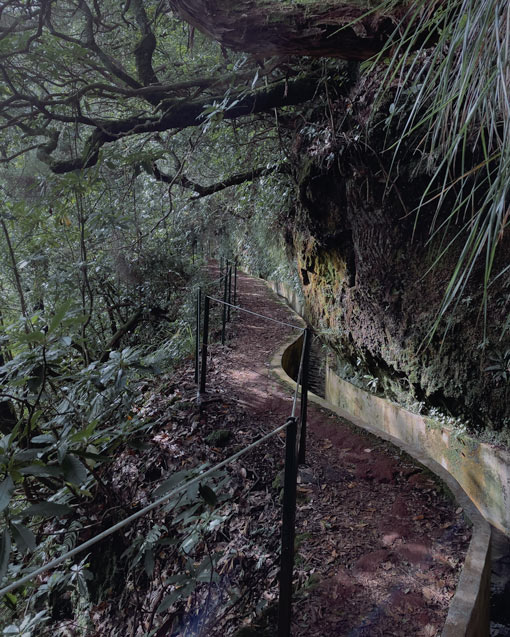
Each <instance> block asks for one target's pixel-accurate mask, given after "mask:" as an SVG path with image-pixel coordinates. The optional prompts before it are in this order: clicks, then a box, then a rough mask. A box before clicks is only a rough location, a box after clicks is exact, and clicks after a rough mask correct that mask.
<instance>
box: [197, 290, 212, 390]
mask: <svg viewBox="0 0 510 637" xmlns="http://www.w3.org/2000/svg"><path fill="white" fill-rule="evenodd" d="M208 340H209V297H208V296H206V297H205V301H204V330H203V334H202V365H201V367H200V386H199V388H198V395H199V396H200V394H203V393H205V377H206V374H207V342H208Z"/></svg>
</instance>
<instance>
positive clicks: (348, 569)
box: [208, 272, 470, 637]
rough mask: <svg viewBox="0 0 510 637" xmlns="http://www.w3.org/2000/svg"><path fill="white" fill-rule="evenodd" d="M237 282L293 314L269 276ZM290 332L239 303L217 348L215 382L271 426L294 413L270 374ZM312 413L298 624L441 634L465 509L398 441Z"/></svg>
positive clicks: (460, 553)
mask: <svg viewBox="0 0 510 637" xmlns="http://www.w3.org/2000/svg"><path fill="white" fill-rule="evenodd" d="M213 276H217V272H214V274H213ZM239 287H240V305H241V306H242V307H243V308H246V309H249V310H252V311H256V312H259V313H261V314H263V315H265V316H269V317H272V318H275V319H278V320H280V321H285V322H290V323H295V322H296V321H295V318H294V317H293V314H292V312H291V311H290V310H289V309H288V308H287V306H285V305H284V304H283V303H281V302H280V301H279V300H278V298H277V297H276V296H275V295H274V294H273V293H272V292H270V291H269V290H268V288H267V286H266V285H265V284H264V283H263V282H262V281H260V280H256V279H253V278H250V277H248V276H245V275H243V274H240V276H239ZM290 332H291V330H290V329H289V328H286V327H284V326H281V325H278V324H276V323H272V322H268V321H264V320H262V319H259V318H256V317H254V316H251V315H249V314H245V313H242V312H241V313H239V315H238V316H236V317H235V319H234V321H233V322H232V323H231V324H230V325H229V335H228V336H229V338H228V346H227V347H226V348H223V349H222V348H220V347H214V348H213V353H212V358H211V361H212V367H211V374H210V376H209V378H208V387H209V391H210V392H211V393H213V394H216V395H218V394H219V395H223V396H228V398H229V400H231V401H232V400H233V401H236V402H237V403H239V404H241V405H243V406H244V407H246V408H247V413H248V414H249V420H250V423H251V426H252V427H255V428H256V427H261V430H262V431H264V432H266V431H270V430H271V429H274V428H275V427H277V426H278V425H279V424H283V423H284V422H285V420H286V418H287V417H288V416H289V415H290V409H291V403H290V396H289V393H288V392H287V391H286V390H285V389H283V388H282V387H281V386H279V385H278V384H277V383H276V382H275V380H274V379H273V378H272V377H271V376H270V375H269V372H268V361H269V360H270V357H271V355H272V353H273V352H274V351H275V350H276V349H277V348H278V347H279V346H280V345H281V344H282V342H285V339H288V338H289V335H290ZM308 422H309V439H308V448H307V466H306V468H305V469H304V470H301V471H300V476H302V477H301V480H300V482H301V484H300V485H299V493H298V496H299V502H298V511H297V531H296V532H297V542H296V543H297V546H298V549H297V556H296V585H297V586H298V588H299V592H298V593H297V597H296V598H297V599H298V600H299V601H298V603H296V604H294V615H293V617H294V624H293V631H292V634H293V635H294V637H305V636H306V637H315V636H317V637H319V636H321V637H323V636H324V635H349V636H351V635H352V636H355V635H356V636H359V637H361V636H364V635H366V636H370V637H375V636H378V635H384V636H386V635H387V636H393V637H395V636H400V635H402V636H406V637H409V636H410V635H417V636H423V637H431V636H433V635H436V634H439V633H440V631H441V627H442V626H443V624H444V620H445V617H446V614H447V611H448V606H449V602H450V600H451V598H452V597H453V594H454V592H455V587H456V582H457V577H458V571H459V569H460V567H461V565H462V563H463V558H464V554H465V551H466V549H467V546H468V543H469V539H470V531H469V529H468V528H467V527H466V525H465V523H464V520H463V516H462V512H461V511H460V510H459V509H457V508H456V505H455V503H453V502H451V501H449V500H448V499H447V498H446V497H445V496H444V495H443V494H442V493H441V487H440V485H438V483H436V481H435V480H434V479H433V478H432V477H431V476H430V474H427V473H423V472H422V471H421V470H420V469H419V468H418V467H416V465H415V464H414V463H413V462H411V460H410V459H409V458H408V457H407V456H405V455H404V454H402V453H401V452H400V450H398V449H396V448H395V447H393V446H392V445H389V444H387V443H384V442H382V441H380V440H379V439H376V438H375V437H373V436H369V435H367V434H366V433H364V432H362V431H360V430H357V429H356V428H354V427H353V425H351V424H350V423H348V422H346V421H344V420H342V419H340V418H338V417H337V416H336V415H334V414H332V413H330V412H326V411H323V410H321V409H319V408H318V407H316V406H314V405H313V404H312V405H310V408H309V416H308ZM262 431H261V432H260V433H262ZM246 621H248V623H249V618H245V622H246ZM212 634H216V633H212ZM223 634H225V633H224V632H223Z"/></svg>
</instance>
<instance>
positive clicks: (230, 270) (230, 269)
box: [227, 263, 232, 323]
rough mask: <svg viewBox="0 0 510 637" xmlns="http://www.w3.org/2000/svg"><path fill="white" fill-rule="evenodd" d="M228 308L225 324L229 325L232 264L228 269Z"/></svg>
mask: <svg viewBox="0 0 510 637" xmlns="http://www.w3.org/2000/svg"><path fill="white" fill-rule="evenodd" d="M228 303H229V305H228V307H227V322H228V323H230V303H232V263H231V264H230V267H229V268H228Z"/></svg>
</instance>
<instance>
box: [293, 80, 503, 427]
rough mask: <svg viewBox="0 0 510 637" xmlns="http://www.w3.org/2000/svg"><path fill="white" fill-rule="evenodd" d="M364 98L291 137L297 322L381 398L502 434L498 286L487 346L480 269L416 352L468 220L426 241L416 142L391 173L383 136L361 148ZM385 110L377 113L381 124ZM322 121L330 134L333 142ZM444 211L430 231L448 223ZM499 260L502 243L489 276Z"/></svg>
mask: <svg viewBox="0 0 510 637" xmlns="http://www.w3.org/2000/svg"><path fill="white" fill-rule="evenodd" d="M369 88H370V87H368V88H367V86H366V85H365V86H361V85H360V84H359V85H358V89H357V92H356V91H355V92H354V93H353V94H351V95H350V96H349V98H348V99H347V98H345V99H343V98H339V101H338V102H337V103H336V104H334V105H332V106H331V108H332V109H333V110H332V111H330V112H329V113H328V117H327V118H324V121H320V118H318V121H317V122H316V123H315V124H314V131H313V134H310V127H309V126H308V129H307V130H306V131H305V132H303V131H301V132H300V133H298V135H297V139H296V143H295V149H296V157H295V160H294V164H295V175H296V181H297V184H298V203H297V205H296V210H295V217H294V219H293V227H292V233H287V234H289V235H291V236H292V250H293V254H294V258H296V259H297V262H298V266H299V271H300V274H301V281H302V286H303V291H304V294H305V299H306V308H307V313H308V317H307V318H308V319H309V320H310V322H311V323H312V324H313V325H314V326H315V327H316V328H317V329H319V330H322V331H324V333H325V336H326V337H327V338H328V340H329V341H330V342H331V344H332V345H333V346H334V347H335V348H336V350H337V351H338V352H339V354H340V356H341V358H342V359H344V360H347V361H350V362H351V363H355V362H358V361H361V364H362V366H363V369H364V371H365V373H367V374H370V375H372V376H374V377H378V378H379V387H383V388H384V389H385V390H386V391H387V393H388V394H389V395H390V396H391V397H393V398H395V397H398V395H399V392H400V393H408V394H410V395H411V396H413V397H414V399H415V400H418V401H424V402H425V403H427V404H429V405H430V406H438V407H442V408H445V409H447V410H448V411H450V412H451V413H452V414H454V415H459V416H462V417H467V418H469V419H470V420H471V421H472V422H473V423H475V424H477V425H483V426H488V427H491V428H494V429H500V428H502V427H504V426H507V424H508V423H509V422H510V420H509V418H510V404H507V401H506V400H505V398H506V394H507V382H506V381H505V378H504V377H503V374H502V373H498V371H497V370H487V367H489V366H491V357H492V358H494V357H496V358H497V357H498V356H500V357H501V356H502V357H503V358H502V360H503V359H504V352H505V351H506V350H507V348H508V347H509V344H508V338H506V341H507V342H506V343H505V342H504V341H501V340H500V337H501V334H502V326H503V325H504V323H505V321H506V319H507V317H508V312H509V308H510V285H508V283H509V282H508V277H500V278H499V279H498V280H496V281H495V283H494V284H493V285H492V287H491V288H490V298H489V304H488V313H487V317H488V325H487V332H486V334H485V336H484V325H483V323H484V321H483V316H482V313H481V307H482V301H483V285H482V281H483V269H484V263H483V262H481V263H480V264H479V265H478V269H477V270H476V269H475V271H474V272H473V274H472V277H471V280H470V283H469V285H468V287H467V289H466V292H465V294H464V297H463V299H462V301H461V302H460V304H459V305H458V306H457V308H456V309H455V310H452V311H451V312H450V315H449V319H450V324H449V326H448V330H447V331H445V330H446V327H447V326H446V325H445V324H443V325H441V326H440V327H439V329H438V330H437V332H436V334H435V336H434V337H433V339H432V342H431V343H430V345H429V346H428V347H424V340H425V339H426V337H427V334H428V332H429V329H430V328H431V326H432V324H433V322H434V319H435V318H436V316H437V312H438V309H439V307H440V304H441V300H442V298H443V294H444V292H445V289H446V286H447V284H448V282H449V280H450V276H451V274H452V272H453V271H454V268H455V265H456V263H457V259H458V256H459V253H460V250H461V248H462V247H463V241H464V238H463V237H461V238H460V239H459V240H457V241H456V242H454V243H453V245H452V246H450V247H449V249H448V251H447V253H446V254H445V255H444V257H443V258H441V260H440V261H439V263H438V264H435V262H436V259H437V256H438V255H439V254H440V253H441V252H442V251H443V250H444V248H445V247H446V246H448V244H449V243H450V242H451V241H452V240H453V239H454V237H455V236H456V235H457V233H458V232H459V230H460V228H461V226H462V225H463V224H465V222H466V218H458V219H457V218H456V219H455V220H452V221H451V222H450V223H449V224H447V225H445V226H444V227H443V228H441V230H440V232H438V233H437V234H436V235H433V236H431V233H430V228H431V225H432V220H433V219H434V215H435V214H436V204H435V202H433V203H431V204H430V205H429V206H428V207H427V208H425V209H422V210H421V212H420V214H419V216H417V215H416V214H415V212H414V211H415V209H416V207H417V205H418V203H419V201H420V196H421V194H422V193H423V192H424V190H425V188H426V186H427V184H428V181H429V177H428V175H427V174H426V172H425V168H424V167H422V166H420V165H419V164H418V161H417V159H418V158H417V155H416V153H415V152H413V151H412V148H414V147H415V144H413V141H414V142H416V140H410V141H409V143H407V144H406V147H405V148H402V149H401V150H400V151H399V154H398V156H397V158H396V161H393V160H394V155H393V152H392V151H386V152H385V151H384V148H385V147H386V146H388V143H387V139H386V138H385V137H384V136H383V133H382V128H381V127H379V128H372V131H374V132H372V133H370V134H369V136H368V138H367V137H366V136H365V135H366V134H365V132H364V131H365V130H366V128H365V123H366V104H367V101H369V99H370V90H369ZM387 108H388V105H386V106H385V105H382V106H381V109H382V110H381V117H385V116H386V115H387V112H386V114H385V112H384V109H386V111H387ZM346 112H347V113H350V114H349V115H348V116H347V117H346V116H345V113H346ZM326 120H327V121H326ZM331 121H335V122H337V123H338V127H337V130H336V131H335V134H334V135H333V134H332V133H331ZM342 122H343V123H342ZM394 134H395V136H396V135H397V134H398V133H397V132H395V133H394ZM317 140H320V141H317ZM392 162H393V164H392ZM448 204H449V202H448V200H446V201H445V203H444V205H443V208H442V210H441V211H440V215H439V222H437V221H436V227H440V225H441V224H440V222H441V219H446V218H447V216H448V212H449V206H448ZM509 256H510V242H509V241H508V238H507V237H503V239H502V242H501V244H500V247H499V251H498V254H497V258H496V261H497V263H496V267H495V270H494V271H495V272H499V271H500V270H501V269H502V267H504V265H505V264H506V263H508V257H509ZM502 352H503V354H501V353H502ZM509 358H510V357H509ZM358 365H360V363H359V362H358Z"/></svg>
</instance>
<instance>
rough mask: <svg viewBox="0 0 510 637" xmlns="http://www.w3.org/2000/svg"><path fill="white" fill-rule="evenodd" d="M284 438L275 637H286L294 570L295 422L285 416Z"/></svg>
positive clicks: (288, 626) (289, 617)
mask: <svg viewBox="0 0 510 637" xmlns="http://www.w3.org/2000/svg"><path fill="white" fill-rule="evenodd" d="M288 422H289V425H288V427H287V433H286V439H285V476H284V482H283V507H282V551H281V568H280V596H279V599H278V637H290V621H291V616H292V577H293V571H294V536H295V524H296V481H297V458H296V436H297V421H296V419H295V418H294V416H291V418H289V421H288Z"/></svg>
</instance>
